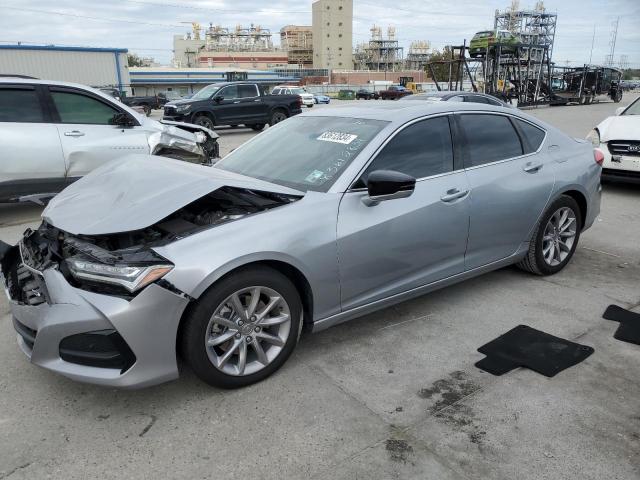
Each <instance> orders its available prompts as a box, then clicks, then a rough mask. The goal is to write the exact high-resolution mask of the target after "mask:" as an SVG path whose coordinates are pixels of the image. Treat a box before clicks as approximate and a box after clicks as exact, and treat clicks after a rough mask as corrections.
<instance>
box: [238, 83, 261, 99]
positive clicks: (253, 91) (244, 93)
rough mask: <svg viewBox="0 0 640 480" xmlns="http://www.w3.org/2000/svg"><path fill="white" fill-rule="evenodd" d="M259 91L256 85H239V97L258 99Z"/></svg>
mask: <svg viewBox="0 0 640 480" xmlns="http://www.w3.org/2000/svg"><path fill="white" fill-rule="evenodd" d="M257 96H258V89H257V87H256V86H255V85H238V97H240V98H247V97H257Z"/></svg>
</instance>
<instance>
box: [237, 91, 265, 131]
mask: <svg viewBox="0 0 640 480" xmlns="http://www.w3.org/2000/svg"><path fill="white" fill-rule="evenodd" d="M238 99H239V100H240V115H241V119H242V122H241V123H245V122H251V121H260V120H262V121H264V119H265V118H266V117H267V109H268V105H267V104H266V103H265V102H264V100H263V98H262V96H261V95H260V92H259V91H258V86H257V85H255V84H247V85H238Z"/></svg>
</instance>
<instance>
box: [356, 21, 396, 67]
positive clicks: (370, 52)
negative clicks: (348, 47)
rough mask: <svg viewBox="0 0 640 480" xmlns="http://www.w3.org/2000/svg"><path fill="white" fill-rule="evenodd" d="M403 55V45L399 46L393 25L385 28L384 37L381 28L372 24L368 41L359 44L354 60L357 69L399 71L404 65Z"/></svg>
mask: <svg viewBox="0 0 640 480" xmlns="http://www.w3.org/2000/svg"><path fill="white" fill-rule="evenodd" d="M403 57H404V47H401V46H400V44H399V42H398V39H397V38H396V29H395V27H393V26H389V27H388V28H387V36H386V38H385V37H383V35H382V28H380V27H379V26H377V25H373V26H372V27H371V39H370V40H369V42H368V43H364V44H360V45H359V46H358V47H356V51H355V53H354V60H355V63H356V65H357V67H358V69H359V70H375V71H384V72H395V71H400V70H402V69H403V67H404V58H403Z"/></svg>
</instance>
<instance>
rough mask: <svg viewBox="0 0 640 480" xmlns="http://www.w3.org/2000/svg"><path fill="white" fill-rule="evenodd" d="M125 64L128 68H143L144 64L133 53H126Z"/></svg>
mask: <svg viewBox="0 0 640 480" xmlns="http://www.w3.org/2000/svg"><path fill="white" fill-rule="evenodd" d="M127 64H128V65H129V66H130V67H144V66H145V62H144V60H142V59H141V58H140V57H139V56H138V55H136V54H135V53H127Z"/></svg>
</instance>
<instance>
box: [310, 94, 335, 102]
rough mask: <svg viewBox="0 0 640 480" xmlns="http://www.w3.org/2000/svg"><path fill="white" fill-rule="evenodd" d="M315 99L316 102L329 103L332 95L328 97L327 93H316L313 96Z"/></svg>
mask: <svg viewBox="0 0 640 480" xmlns="http://www.w3.org/2000/svg"><path fill="white" fill-rule="evenodd" d="M313 101H314V103H316V104H318V103H325V104H327V105H328V104H329V102H331V97H328V96H327V95H322V94H315V95H314V96H313Z"/></svg>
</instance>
